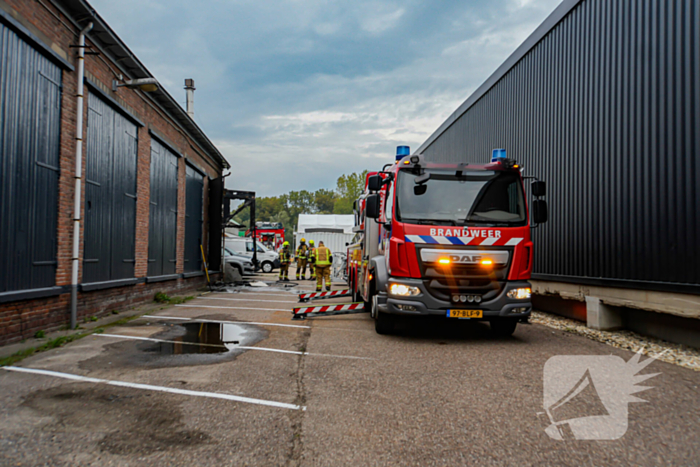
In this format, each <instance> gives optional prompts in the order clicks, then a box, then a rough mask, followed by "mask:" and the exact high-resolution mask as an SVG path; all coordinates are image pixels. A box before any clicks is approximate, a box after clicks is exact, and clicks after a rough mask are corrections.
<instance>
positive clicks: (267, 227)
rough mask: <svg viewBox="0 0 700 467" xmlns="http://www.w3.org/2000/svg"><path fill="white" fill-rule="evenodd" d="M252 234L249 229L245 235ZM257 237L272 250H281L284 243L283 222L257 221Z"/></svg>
mask: <svg viewBox="0 0 700 467" xmlns="http://www.w3.org/2000/svg"><path fill="white" fill-rule="evenodd" d="M250 235H251V232H250V230H247V231H246V233H245V236H246V237H250ZM255 238H256V239H257V240H258V241H259V242H261V243H262V244H263V245H265V246H266V247H267V248H269V249H270V250H273V251H279V250H280V248H282V243H284V226H283V225H282V223H281V222H256V223H255Z"/></svg>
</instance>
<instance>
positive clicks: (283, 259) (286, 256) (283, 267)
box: [279, 242, 292, 282]
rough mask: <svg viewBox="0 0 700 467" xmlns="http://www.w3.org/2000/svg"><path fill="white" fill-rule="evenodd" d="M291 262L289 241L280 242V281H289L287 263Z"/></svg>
mask: <svg viewBox="0 0 700 467" xmlns="http://www.w3.org/2000/svg"><path fill="white" fill-rule="evenodd" d="M291 262H292V256H291V254H290V252H289V242H284V243H283V244H282V249H281V250H280V279H279V280H281V281H285V282H289V263H291Z"/></svg>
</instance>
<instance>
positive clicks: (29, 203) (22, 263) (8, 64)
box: [0, 24, 61, 292]
mask: <svg viewBox="0 0 700 467" xmlns="http://www.w3.org/2000/svg"><path fill="white" fill-rule="evenodd" d="M60 120H61V70H60V69H59V68H58V67H57V66H55V65H54V64H52V63H51V62H49V61H48V60H47V59H46V58H44V57H43V56H42V55H40V54H39V53H38V52H37V51H36V50H34V49H33V48H32V47H31V46H29V45H28V44H27V43H26V42H24V41H22V40H21V39H20V38H19V37H18V36H17V35H16V34H15V33H13V32H12V31H10V30H9V29H8V28H7V27H5V26H4V25H2V24H0V258H1V260H0V292H5V291H13V290H24V289H36V288H42V287H50V286H53V285H54V284H55V281H56V265H57V263H56V233H57V232H56V222H57V210H58V176H59V148H60Z"/></svg>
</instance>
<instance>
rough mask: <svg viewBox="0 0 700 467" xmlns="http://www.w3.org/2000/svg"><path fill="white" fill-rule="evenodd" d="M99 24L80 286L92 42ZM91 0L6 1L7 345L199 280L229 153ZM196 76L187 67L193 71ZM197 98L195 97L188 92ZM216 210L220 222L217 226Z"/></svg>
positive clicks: (1, 37) (1, 60)
mask: <svg viewBox="0 0 700 467" xmlns="http://www.w3.org/2000/svg"><path fill="white" fill-rule="evenodd" d="M90 23H92V29H91V30H90V31H89V32H87V35H86V45H87V49H86V50H87V54H86V56H85V79H84V83H83V84H84V91H83V93H84V94H86V95H85V97H84V100H83V115H84V118H83V125H82V132H83V139H82V141H80V142H79V143H80V144H81V145H82V157H83V159H82V172H81V177H82V180H81V182H82V196H81V198H80V200H79V204H78V205H79V206H81V212H80V214H81V216H80V217H81V218H82V223H81V228H80V230H79V232H80V238H79V242H80V243H79V255H78V256H79V258H78V260H79V261H78V264H79V270H78V271H79V272H78V282H79V284H78V287H77V288H76V287H72V286H71V282H72V281H71V267H72V257H73V253H72V245H73V218H74V216H73V206H74V198H75V193H76V190H75V188H74V187H75V178H74V175H75V170H76V138H77V136H78V135H77V131H76V124H77V121H79V117H78V112H77V109H78V107H77V105H78V102H79V100H78V96H77V93H78V85H77V80H78V73H77V68H78V60H77V58H76V54H77V50H78V48H77V47H76V45H78V38H79V33H80V31H81V30H83V29H84V28H86V26H88V25H89V24H90ZM141 78H151V79H152V78H154V77H153V75H152V74H151V73H150V72H149V71H148V70H147V69H146V67H145V66H144V65H143V64H142V63H141V62H140V61H139V60H138V58H137V57H135V56H134V54H133V53H132V52H131V51H130V50H129V49H128V47H127V46H126V45H125V44H124V43H123V42H122V41H121V39H120V38H119V37H118V36H117V35H116V34H115V32H114V31H113V30H112V29H111V28H110V27H109V25H107V23H106V22H105V21H104V20H103V19H102V18H101V17H100V16H99V14H98V13H97V12H96V11H95V10H94V9H93V8H92V6H90V5H89V4H88V3H87V2H86V1H84V0H44V1H41V2H38V1H31V2H30V1H26V0H2V1H0V225H1V226H2V228H0V255H1V256H2V258H3V260H2V261H0V344H4V343H8V342H13V341H17V340H20V339H23V338H26V337H30V336H32V335H34V333H35V332H36V331H37V330H40V329H41V330H51V329H55V328H58V327H59V326H62V325H64V324H66V323H67V322H68V319H69V317H70V295H71V294H70V292H71V290H76V289H77V291H78V295H77V308H78V314H79V317H80V318H82V317H83V316H88V315H95V314H100V313H104V312H108V311H111V310H118V309H120V308H124V307H130V306H133V305H134V304H136V303H139V302H142V301H148V300H151V299H152V297H153V295H154V294H155V292H157V291H164V292H170V291H177V290H185V289H192V288H196V287H199V286H201V285H202V284H203V281H204V272H203V270H202V264H203V263H202V260H201V247H202V246H203V247H204V249H205V252H206V251H207V246H208V241H211V242H212V244H213V245H215V248H214V249H213V251H212V253H213V254H214V256H215V257H214V258H211V259H212V261H211V263H212V265H213V266H214V268H217V267H218V265H219V264H220V258H216V255H217V253H220V250H219V248H218V246H217V245H218V244H219V243H220V236H221V234H220V229H221V221H220V217H221V209H222V207H221V204H222V196H223V195H222V193H223V190H222V187H223V182H222V178H221V176H222V172H223V170H224V169H225V168H228V163H227V162H226V160H225V159H224V158H223V156H222V155H221V153H220V152H219V151H218V150H217V148H216V147H215V146H214V145H213V144H212V143H211V141H210V140H209V138H207V136H206V135H205V134H204V132H203V131H202V130H201V129H200V128H199V126H198V125H197V124H196V123H195V122H194V120H193V119H192V118H191V117H190V116H189V115H188V114H187V112H186V111H185V110H184V109H183V108H182V107H181V106H180V105H179V104H178V102H177V101H176V100H175V99H174V98H173V97H172V96H171V95H170V94H168V93H167V92H166V91H165V90H164V89H163V88H162V87H158V89H156V90H153V89H148V90H146V89H143V88H138V87H133V86H132V87H129V86H125V84H127V82H128V81H129V80H135V79H141ZM183 78H184V77H183ZM183 97H184V96H183ZM210 219H211V220H212V222H211V225H210V222H209V221H210Z"/></svg>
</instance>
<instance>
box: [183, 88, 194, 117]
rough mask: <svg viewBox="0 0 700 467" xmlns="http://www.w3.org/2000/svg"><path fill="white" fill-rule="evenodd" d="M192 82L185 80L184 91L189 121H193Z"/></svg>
mask: <svg viewBox="0 0 700 467" xmlns="http://www.w3.org/2000/svg"><path fill="white" fill-rule="evenodd" d="M195 89H196V88H195V87H194V80H193V79H189V78H188V79H186V80H185V91H187V115H189V116H190V118H191V119H193V120H194V91H195Z"/></svg>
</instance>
